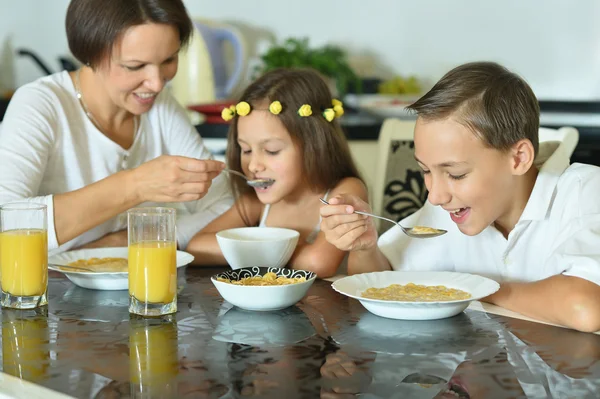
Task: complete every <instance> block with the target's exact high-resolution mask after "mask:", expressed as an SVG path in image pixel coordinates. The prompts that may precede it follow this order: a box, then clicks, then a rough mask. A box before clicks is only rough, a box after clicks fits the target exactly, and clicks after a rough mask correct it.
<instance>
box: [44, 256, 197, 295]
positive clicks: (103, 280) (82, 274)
mask: <svg viewBox="0 0 600 399" xmlns="http://www.w3.org/2000/svg"><path fill="white" fill-rule="evenodd" d="M127 257H128V250H127V247H114V248H91V249H78V250H75V251H67V252H63V253H60V254H56V255H53V256H50V257H49V258H48V263H52V264H55V265H67V264H68V263H71V262H75V261H76V260H79V259H89V258H126V259H127ZM193 260H194V256H193V255H192V254H189V253H187V252H183V251H177V268H180V267H183V266H185V265H187V264H189V263H191V262H192V261H193ZM48 269H50V270H55V271H57V272H61V273H63V274H64V275H65V276H67V278H68V279H69V280H71V281H72V282H73V283H74V284H76V285H78V286H80V287H83V288H89V289H92V290H107V291H113V290H126V289H128V288H129V278H128V277H129V276H128V273H127V272H103V273H97V272H86V271H75V270H74V271H66V270H63V269H60V268H57V267H54V266H48Z"/></svg>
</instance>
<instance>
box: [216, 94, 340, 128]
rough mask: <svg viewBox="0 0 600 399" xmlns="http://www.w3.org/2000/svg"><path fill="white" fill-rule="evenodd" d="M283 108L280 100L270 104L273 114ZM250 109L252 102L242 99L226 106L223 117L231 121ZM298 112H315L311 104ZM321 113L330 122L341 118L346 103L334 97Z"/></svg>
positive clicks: (303, 106) (307, 113)
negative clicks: (328, 106) (329, 106)
mask: <svg viewBox="0 0 600 399" xmlns="http://www.w3.org/2000/svg"><path fill="white" fill-rule="evenodd" d="M282 110H283V106H282V105H281V103H280V102H279V101H273V102H272V103H271V104H269V112H270V113H272V114H273V115H279V114H280V113H281V111H282ZM250 111H251V107H250V104H248V103H247V102H246V101H240V102H239V103H237V104H236V105H231V106H229V107H228V108H224V109H223V111H222V112H221V118H223V119H224V120H226V121H230V120H232V119H233V117H234V116H236V115H239V116H246V115H248V114H249V113H250ZM297 113H298V115H299V116H301V117H307V116H311V115H312V113H313V112H312V107H311V106H310V105H309V104H303V105H302V106H301V107H300V108H298V111H297ZM321 115H323V117H324V118H325V119H326V120H327V121H328V122H331V121H333V120H334V119H335V118H339V117H340V116H342V115H344V105H343V104H342V102H341V101H340V100H337V99H335V98H334V99H333V100H331V108H326V109H324V110H323V112H322V113H321Z"/></svg>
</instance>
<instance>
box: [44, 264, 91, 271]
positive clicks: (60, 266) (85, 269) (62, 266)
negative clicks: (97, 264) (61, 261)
mask: <svg viewBox="0 0 600 399" xmlns="http://www.w3.org/2000/svg"><path fill="white" fill-rule="evenodd" d="M48 266H53V267H56V268H57V269H71V270H73V271H77V270H79V271H85V272H95V270H92V269H88V268H87V267H80V266H69V265H57V264H54V263H48Z"/></svg>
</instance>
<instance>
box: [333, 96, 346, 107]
mask: <svg viewBox="0 0 600 399" xmlns="http://www.w3.org/2000/svg"><path fill="white" fill-rule="evenodd" d="M331 105H333V106H334V107H335V106H336V105H339V106H340V107H342V106H343V105H344V104H342V102H341V101H340V100H338V99H337V98H334V99H332V100H331Z"/></svg>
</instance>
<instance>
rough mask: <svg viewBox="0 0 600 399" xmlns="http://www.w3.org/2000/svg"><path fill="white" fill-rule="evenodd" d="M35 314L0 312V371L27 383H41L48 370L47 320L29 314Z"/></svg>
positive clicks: (23, 311)
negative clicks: (0, 313) (0, 333)
mask: <svg viewBox="0 0 600 399" xmlns="http://www.w3.org/2000/svg"><path fill="white" fill-rule="evenodd" d="M42 309H47V308H42ZM37 311H38V310H20V309H5V310H3V311H2V371H3V372H5V373H7V374H11V375H14V376H15V377H18V378H22V379H25V380H27V381H31V382H39V381H42V380H44V379H45V378H46V377H47V372H48V368H49V366H50V351H49V342H50V335H49V330H48V318H47V314H46V315H44V314H39V313H30V312H37Z"/></svg>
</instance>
